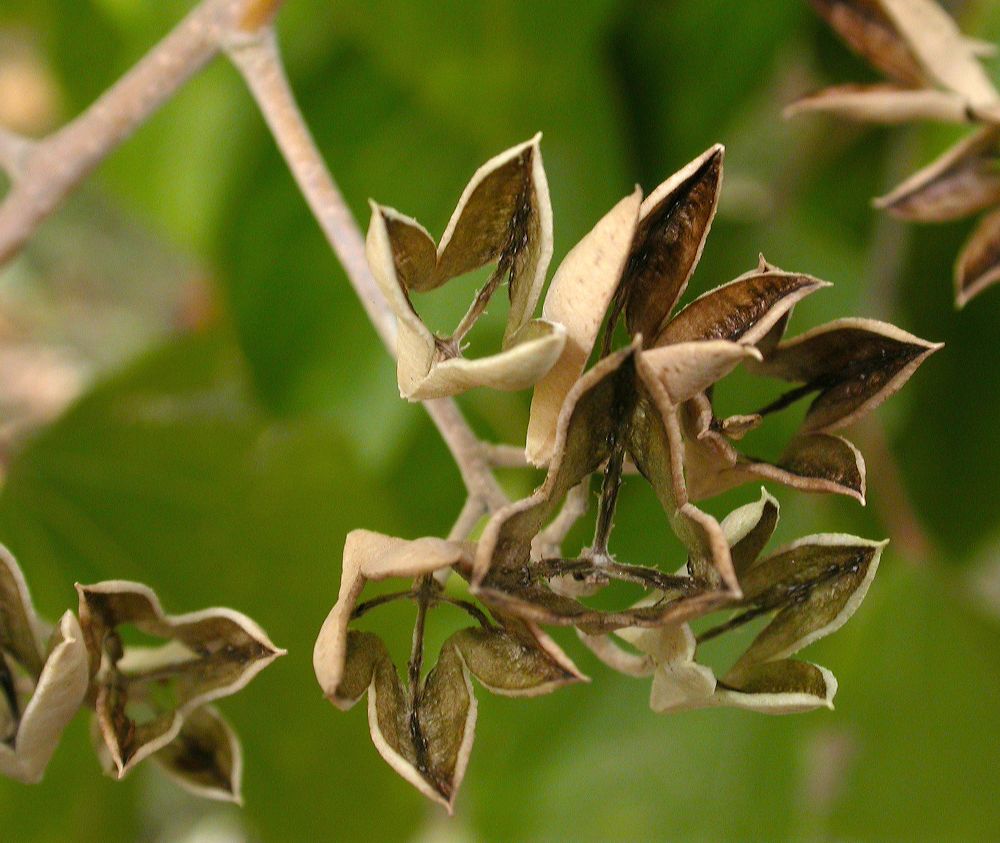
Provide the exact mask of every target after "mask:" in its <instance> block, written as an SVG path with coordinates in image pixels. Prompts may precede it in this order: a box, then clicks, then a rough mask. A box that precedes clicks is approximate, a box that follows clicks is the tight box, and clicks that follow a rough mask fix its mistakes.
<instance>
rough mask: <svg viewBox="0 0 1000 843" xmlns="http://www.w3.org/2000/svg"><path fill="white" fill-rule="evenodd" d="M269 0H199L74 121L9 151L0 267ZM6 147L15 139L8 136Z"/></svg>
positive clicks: (263, 15) (268, 9)
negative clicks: (9, 174)
mask: <svg viewBox="0 0 1000 843" xmlns="http://www.w3.org/2000/svg"><path fill="white" fill-rule="evenodd" d="M278 5H280V4H279V3H278V2H275V0H204V2H203V3H201V4H200V5H198V6H196V7H195V9H194V10H193V11H192V12H190V13H189V14H188V15H187V17H185V18H184V19H183V20H182V21H181V22H180V23H179V24H177V26H176V27H174V29H173V30H172V31H171V32H170V33H169V34H168V35H167V36H166V37H165V38H164V39H163V40H162V41H160V42H159V43H158V44H157V45H156V46H155V47H153V48H152V49H151V50H150V51H149V52H148V53H146V55H145V56H143V58H142V59H140V60H139V62H138V64H136V65H135V66H134V67H133V68H132V69H131V70H129V71H128V72H127V73H126V74H125V75H124V76H122V77H121V79H119V80H118V81H117V82H116V83H115V84H114V85H112V86H111V87H110V88H109V89H108V90H107V91H105V92H104V93H103V94H102V95H101V96H100V97H99V98H98V99H97V100H96V101H95V102H94V103H93V104H92V105H90V107H89V108H87V109H86V110H85V111H84V112H83V113H82V114H80V115H79V116H78V117H77V118H76V119H75V120H73V121H71V122H70V123H68V124H67V125H66V126H64V127H63V128H62V129H59V130H58V131H56V132H54V133H53V134H51V135H49V136H48V137H46V138H44V139H42V140H40V141H38V142H37V143H34V144H31V145H30V147H27V148H25V147H24V146H20V148H19V149H15V154H14V155H13V162H12V163H13V164H14V165H15V171H14V176H15V179H14V184H13V186H12V187H11V189H10V190H9V191H8V193H7V195H6V196H5V197H4V201H3V204H2V205H0V265H3V264H4V263H6V262H7V261H8V260H9V259H10V258H11V257H12V256H13V255H14V254H15V253H16V252H17V251H18V250H19V249H20V248H21V246H23V245H24V243H25V241H26V240H27V239H28V238H29V237H30V236H31V234H32V233H33V232H34V230H35V229H36V228H37V227H38V226H39V224H40V223H41V222H42V221H43V220H44V219H45V218H46V217H48V216H49V214H51V213H52V212H53V211H55V210H56V208H58V207H59V205H60V204H62V202H63V200H64V199H65V198H66V197H67V196H68V195H69V194H70V192H71V191H72V190H73V188H75V187H76V186H77V185H78V184H80V182H81V181H83V180H84V179H85V178H86V177H87V176H88V175H89V174H90V173H91V172H92V171H93V169H94V168H95V167H96V166H97V165H98V164H99V163H100V162H101V161H103V160H104V158H105V157H106V156H107V155H108V154H109V153H110V152H111V151H112V150H114V149H115V148H116V147H118V146H119V145H120V144H121V143H122V142H123V141H124V140H126V139H127V138H128V137H129V136H130V135H131V134H132V133H133V132H134V131H135V130H136V129H137V128H138V127H139V126H141V125H142V124H143V123H144V122H145V121H146V120H147V119H148V118H149V117H150V116H151V115H152V114H153V113H154V112H155V111H156V110H157V109H159V108H160V106H161V105H163V104H164V103H165V102H167V100H169V99H170V98H171V97H172V96H173V95H174V94H175V93H176V92H177V91H178V89H179V88H180V87H181V86H182V85H184V83H185V82H187V81H188V80H189V79H190V78H191V77H192V76H194V75H195V74H196V73H197V72H198V71H199V70H201V69H202V68H203V67H204V66H205V65H206V64H207V63H208V62H209V61H210V60H211V59H212V58H213V57H214V56H215V55H216V54H218V52H219V51H220V50H221V48H222V44H223V42H224V41H225V40H226V39H228V38H232V37H234V36H235V35H236V34H238V33H240V32H245V31H246V28H247V27H248V26H252V25H253V24H254V23H259V24H265V23H266V22H267V21H269V20H270V16H271V15H273V13H274V12H275V11H276V10H277V7H278ZM6 146H7V148H8V151H10V150H11V149H12V148H13V147H18V146H19V144H18V143H17V141H16V140H13V141H12V139H11V138H10V137H9V136H8V138H7V142H6Z"/></svg>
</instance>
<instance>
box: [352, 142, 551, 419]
mask: <svg viewBox="0 0 1000 843" xmlns="http://www.w3.org/2000/svg"><path fill="white" fill-rule="evenodd" d="M539 140H540V135H539V136H536V137H535V138H533V139H532V140H530V141H528V142H527V143H523V144H520V145H519V146H515V147H513V148H512V149H509V150H507V151H506V152H503V153H501V154H500V155H497V156H496V157H494V158H492V159H491V160H490V161H487V162H486V164H484V165H483V166H482V167H480V168H479V169H478V170H477V171H476V173H475V174H474V175H473V177H472V180H471V181H470V182H469V184H468V186H467V187H466V188H465V191H464V192H463V194H462V198H461V199H460V200H459V203H458V207H456V209H455V212H454V214H453V215H452V218H451V221H450V222H449V223H448V227H447V229H446V230H445V233H444V236H443V237H442V238H441V242H440V244H438V245H437V246H435V244H434V241H433V240H432V239H431V237H430V235H429V234H428V233H427V231H426V230H425V229H424V228H423V226H421V225H420V224H419V223H418V222H417V221H416V220H414V219H412V218H410V217H407V216H404V215H403V214H400V213H399V212H398V211H395V210H393V209H392V208H386V207H383V206H381V205H377V204H375V203H374V202H373V203H372V220H371V225H370V227H369V229H368V239H367V246H366V251H367V255H368V262H369V264H370V266H371V269H372V272H373V273H374V275H375V279H376V280H377V281H378V283H379V286H380V287H381V289H382V292H383V293H384V294H385V297H386V300H387V301H388V303H389V305H390V306H391V307H392V309H393V311H394V312H395V314H396V318H397V321H398V328H399V334H398V338H397V347H396V356H397V362H398V379H399V389H400V394H401V395H402V396H403V397H404V398H408V399H410V400H414V401H416V400H424V399H428V398H440V397H443V396H447V395H456V394H458V393H460V392H465V391H467V390H469V389H472V388H474V387H477V386H488V387H491V388H493V389H500V390H519V389H525V388H526V387H528V386H531V385H532V384H534V383H536V382H537V381H538V380H539V379H540V378H541V377H542V376H543V375H544V374H545V373H546V372H547V371H548V370H549V369H550V368H551V367H552V365H553V363H555V361H556V360H557V359H558V357H559V355H560V353H561V352H562V349H563V345H564V343H565V332H564V330H563V328H562V326H561V325H558V324H557V323H554V322H550V321H547V320H544V319H532V318H531V317H532V314H533V312H534V310H535V305H536V304H537V302H538V297H539V295H540V294H541V289H542V283H543V282H544V280H545V271H546V269H547V267H548V264H549V260H550V258H551V256H552V209H551V207H550V204H549V191H548V185H547V183H546V181H545V171H544V169H543V168H542V158H541V151H540V149H539ZM489 264H495V265H496V269H495V271H494V273H493V275H492V277H491V278H490V280H489V281H488V282H487V284H486V286H485V287H484V288H483V289H482V290H480V291H479V294H478V295H477V296H476V299H475V301H474V302H473V304H472V306H471V307H470V309H469V312H468V313H467V314H466V316H465V318H463V320H462V322H461V324H460V325H459V326H458V328H457V329H456V331H455V333H454V334H453V335H452V336H450V337H445V338H441V337H436V336H435V335H434V334H432V333H431V331H430V330H429V329H428V328H427V326H426V325H424V323H423V321H422V320H421V319H420V317H419V316H418V315H417V312H416V310H415V309H414V307H413V304H412V301H411V294H412V293H422V292H427V291H430V290H434V289H436V288H438V287H440V286H442V285H443V284H445V283H447V282H448V281H450V280H452V279H453V278H456V277H458V276H461V275H465V274H466V273H469V272H471V271H473V270H475V269H479V268H480V267H483V266H486V265H489ZM505 278H506V279H507V281H508V292H509V296H510V312H509V314H508V317H507V327H506V329H505V331H504V338H503V348H502V349H501V351H500V352H498V353H496V354H493V355H490V356H487V357H483V358H478V359H475V360H469V359H466V358H464V357H462V355H461V344H462V340H463V338H464V336H465V334H466V333H467V332H468V331H469V330H471V328H472V326H473V324H474V323H475V322H476V320H477V319H478V318H479V317H480V316H481V315H482V313H483V312H484V311H485V308H486V305H487V303H488V302H489V300H490V299H491V297H492V296H493V294H494V293H495V292H496V290H497V288H498V287H499V286H500V284H501V283H502V282H503V281H504V279H505Z"/></svg>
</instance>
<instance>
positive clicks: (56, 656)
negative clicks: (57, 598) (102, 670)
mask: <svg viewBox="0 0 1000 843" xmlns="http://www.w3.org/2000/svg"><path fill="white" fill-rule="evenodd" d="M46 638H48V639H49V643H48V646H47V647H46V646H44V644H43V642H44V641H45V639H46ZM88 680H89V673H88V670H87V651H86V648H85V647H84V643H83V634H82V633H81V631H80V625H79V624H78V623H77V620H76V618H75V617H74V615H73V613H72V612H66V613H65V614H64V615H63V616H62V618H61V619H60V620H59V623H58V624H57V626H56V628H55V630H53V632H52V634H51V636H50V635H48V633H47V632H46V631H45V625H44V624H43V623H42V622H41V621H40V620H39V619H38V616H37V615H36V614H35V609H34V606H33V605H32V602H31V595H30V594H29V592H28V586H27V583H26V582H25V580H24V575H23V574H22V573H21V569H20V568H19V567H18V565H17V562H16V561H15V559H14V557H13V556H12V555H11V554H10V552H9V551H8V550H7V548H5V547H3V546H2V545H0V715H2V716H0V727H2V729H3V737H2V740H0V774H2V775H5V776H8V777H10V778H13V779H17V780H18V781H22V782H26V783H29V784H31V783H35V782H39V781H41V779H42V776H43V775H44V773H45V768H46V767H47V766H48V763H49V759H50V758H51V757H52V754H53V753H54V752H55V749H56V746H57V745H58V743H59V739H60V737H61V736H62V733H63V730H64V729H65V728H66V726H68V725H69V722H70V720H72V719H73V717H74V715H75V714H76V712H77V711H78V710H79V708H80V706H81V705H82V704H83V701H84V697H85V696H86V693H87V684H88Z"/></svg>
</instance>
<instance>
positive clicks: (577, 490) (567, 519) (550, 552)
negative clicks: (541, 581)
mask: <svg viewBox="0 0 1000 843" xmlns="http://www.w3.org/2000/svg"><path fill="white" fill-rule="evenodd" d="M589 508H590V478H589V477H588V478H587V479H586V480H584V481H582V482H581V483H578V484H577V485H576V486H574V487H573V488H572V489H570V490H569V494H567V495H566V500H565V501H564V502H563V505H562V509H560V510H559V514H558V515H557V516H556V517H555V518H553V519H552V522H551V523H550V524H549V525H548V526H547V527H546V528H545V529H544V530H542V531H541V532H540V533H539V534H538V535H537V536H535V539H534V540H533V541H532V543H531V554H532V556H533V557H534V558H536V559H538V558H542V557H545V556H558V555H559V554H560V553H561V552H562V543H563V542H564V541H565V540H566V536H567V535H568V534H569V531H570V530H572V529H573V525H574V524H576V522H577V521H579V520H580V519H581V518H583V516H584V515H586V514H587V510H588V509H589Z"/></svg>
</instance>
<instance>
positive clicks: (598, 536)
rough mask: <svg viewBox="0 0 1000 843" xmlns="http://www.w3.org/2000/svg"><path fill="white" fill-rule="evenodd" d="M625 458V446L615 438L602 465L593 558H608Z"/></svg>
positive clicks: (592, 547)
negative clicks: (605, 463) (602, 478)
mask: <svg viewBox="0 0 1000 843" xmlns="http://www.w3.org/2000/svg"><path fill="white" fill-rule="evenodd" d="M624 460H625V446H624V445H623V444H622V443H621V442H620V441H618V440H617V439H616V440H615V442H614V444H613V445H612V448H611V455H610V456H609V457H608V464H607V465H606V466H605V467H604V482H603V483H602V484H601V499H600V504H599V508H598V511H597V527H596V529H595V530H594V543H593V545H592V546H591V551H592V552H593V556H594V559H595V560H601V559H607V558H608V539H609V538H610V537H611V528H612V526H613V525H614V518H615V508H616V507H617V505H618V492H619V490H620V489H621V485H622V466H623V463H624Z"/></svg>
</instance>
